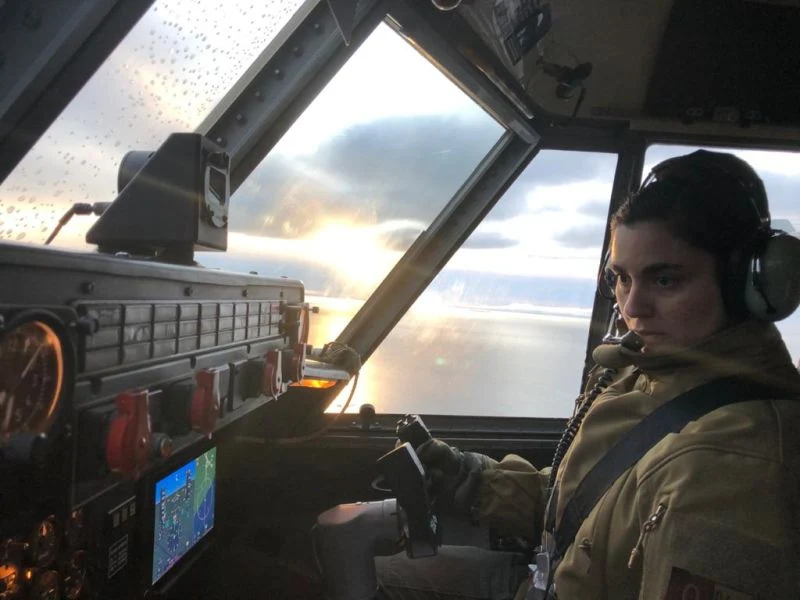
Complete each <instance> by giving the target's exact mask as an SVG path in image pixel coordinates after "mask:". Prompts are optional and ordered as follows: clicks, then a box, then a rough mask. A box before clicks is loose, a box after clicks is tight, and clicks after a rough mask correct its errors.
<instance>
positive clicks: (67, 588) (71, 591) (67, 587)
mask: <svg viewBox="0 0 800 600" xmlns="http://www.w3.org/2000/svg"><path fill="white" fill-rule="evenodd" d="M88 562H89V560H88V558H87V556H86V553H85V552H84V551H83V550H79V551H78V552H76V553H75V554H73V555H72V559H71V560H70V561H69V565H67V568H66V571H65V575H64V598H66V599H67V600H79V599H80V597H81V595H82V594H83V591H84V588H85V587H86V569H87V565H88Z"/></svg>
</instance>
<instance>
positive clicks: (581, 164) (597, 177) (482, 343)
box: [328, 150, 617, 417]
mask: <svg viewBox="0 0 800 600" xmlns="http://www.w3.org/2000/svg"><path fill="white" fill-rule="evenodd" d="M616 164H617V156H616V155H615V154H600V153H591V152H566V151H557V150H542V151H541V152H539V154H538V155H537V156H536V157H535V158H534V159H533V162H531V164H530V165H529V166H528V167H527V168H526V169H525V171H524V172H523V173H522V174H521V175H520V176H519V177H518V178H517V180H516V181H515V182H514V184H513V185H512V186H511V187H510V188H509V189H508V190H507V191H506V193H505V194H504V195H503V197H502V198H500V200H499V201H498V203H497V205H496V206H495V207H494V208H493V209H492V211H491V212H490V213H489V214H488V215H487V216H486V218H485V219H484V221H483V222H482V223H481V224H480V225H479V226H478V227H477V228H476V229H475V231H474V232H473V233H472V235H471V236H470V237H469V238H468V239H467V241H466V242H465V243H464V244H463V246H462V247H461V248H460V249H459V250H458V251H457V252H456V253H455V254H454V255H453V257H452V258H451V259H450V261H449V262H448V264H447V265H446V266H445V268H444V269H443V270H442V271H441V272H440V273H439V275H437V277H436V278H435V279H434V280H433V281H432V282H431V284H430V285H429V286H428V288H427V289H426V290H425V292H423V293H422V295H421V296H420V297H419V298H418V299H417V301H416V302H415V303H414V305H413V306H412V307H411V309H410V310H409V311H408V313H406V315H405V316H404V317H403V318H402V319H401V320H400V321H399V322H398V324H397V325H396V326H395V327H394V329H392V331H391V332H390V333H389V335H388V336H386V339H384V340H383V342H382V343H381V344H380V346H378V348H377V349H376V350H375V352H374V353H373V355H372V356H371V357H370V359H369V361H367V363H366V364H365V365H364V366H363V367H362V369H361V374H360V379H359V383H358V387H357V388H356V391H355V394H354V397H353V401H352V403H351V404H350V407H349V408H348V411H354V412H355V411H357V410H358V407H359V406H361V404H363V403H367V402H368V403H371V404H373V405H374V406H375V408H376V410H377V411H378V412H381V413H399V414H403V413H423V414H442V415H465V416H466V415H471V416H491V417H567V416H569V415H570V414H571V412H572V410H573V407H574V400H575V396H576V395H577V394H578V392H579V388H580V380H581V373H582V371H583V364H584V357H585V353H586V340H587V338H588V335H589V323H590V318H591V313H592V305H593V304H594V300H595V287H596V281H597V265H598V263H599V262H600V258H601V254H602V246H603V239H604V236H605V230H606V219H607V217H608V209H609V201H610V198H611V187H612V183H613V180H614V172H615V168H616ZM346 398H347V395H346V390H345V391H343V392H342V393H340V395H339V396H338V397H337V398H336V400H335V401H334V402H333V403H332V404H331V406H330V407H329V408H328V410H329V411H330V412H338V410H340V408H341V406H342V403H343V402H344V400H345V399H346Z"/></svg>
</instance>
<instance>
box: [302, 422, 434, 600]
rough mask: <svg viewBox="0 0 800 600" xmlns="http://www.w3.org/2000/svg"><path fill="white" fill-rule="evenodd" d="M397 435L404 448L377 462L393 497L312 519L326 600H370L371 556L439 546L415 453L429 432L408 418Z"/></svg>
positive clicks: (412, 553) (417, 553) (419, 553)
mask: <svg viewBox="0 0 800 600" xmlns="http://www.w3.org/2000/svg"><path fill="white" fill-rule="evenodd" d="M397 436H398V438H400V441H402V442H404V443H403V444H402V445H400V446H398V447H397V448H395V449H394V450H392V451H391V452H388V453H387V454H385V455H383V456H382V457H381V458H379V459H378V462H377V465H378V469H379V471H380V472H381V474H383V476H384V477H385V479H386V481H387V482H388V483H389V486H390V487H391V489H392V491H393V492H394V493H395V494H396V495H397V497H396V498H391V499H387V500H379V501H376V502H356V503H353V504H340V505H339V506H335V507H333V508H331V509H329V510H327V511H325V512H324V513H322V514H321V515H319V516H318V517H317V524H316V526H315V527H314V530H313V531H312V543H313V545H314V550H315V554H316V557H317V561H318V563H319V565H318V566H319V569H320V571H321V572H322V576H323V578H324V581H325V586H326V595H327V597H328V598H329V599H331V600H372V599H373V598H374V597H375V594H376V591H377V589H378V580H377V574H376V572H375V560H374V558H375V556H388V555H390V554H394V553H396V552H397V549H398V547H403V548H405V551H406V554H407V555H408V556H409V558H422V557H426V556H435V555H436V553H437V551H438V548H439V545H440V544H441V530H440V527H439V518H438V517H437V516H436V515H435V514H434V512H433V510H432V508H431V502H430V499H429V498H428V492H427V489H426V488H427V486H426V482H425V469H424V468H423V466H422V463H421V462H420V460H419V458H418V457H417V454H416V452H415V451H414V447H418V446H419V444H418V443H416V442H420V443H421V442H424V441H425V440H427V439H430V433H429V432H428V430H427V428H426V427H425V424H424V423H423V422H422V419H420V418H419V417H417V416H411V415H407V416H406V417H404V418H403V419H402V420H401V421H400V422H398V424H397ZM412 440H413V441H412ZM412 444H414V445H413V446H412Z"/></svg>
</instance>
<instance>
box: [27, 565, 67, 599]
mask: <svg viewBox="0 0 800 600" xmlns="http://www.w3.org/2000/svg"><path fill="white" fill-rule="evenodd" d="M30 598H33V599H35V600H59V599H60V598H61V576H60V575H59V574H58V572H57V571H44V572H43V573H39V575H37V576H36V579H35V580H34V582H33V586H32V587H31V594H30Z"/></svg>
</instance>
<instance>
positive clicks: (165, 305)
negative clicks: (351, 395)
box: [0, 243, 309, 600]
mask: <svg viewBox="0 0 800 600" xmlns="http://www.w3.org/2000/svg"><path fill="white" fill-rule="evenodd" d="M0 280H2V281H3V282H4V284H3V291H2V297H0V485H2V490H3V493H2V494H0V600H12V599H28V598H32V599H33V598H35V599H40V598H42V599H45V598H46V599H52V600H60V599H68V600H81V599H99V598H104V599H105V598H142V597H144V596H145V595H148V594H150V595H152V594H153V592H154V591H155V590H157V589H160V588H162V587H168V586H169V585H170V580H171V578H174V577H175V573H176V569H175V565H176V564H177V565H178V566H180V564H181V563H182V562H184V561H186V560H191V558H189V557H190V556H192V555H193V554H195V553H197V552H201V551H202V550H203V548H204V547H205V546H206V545H207V544H209V543H211V540H213V537H214V536H213V507H214V497H213V489H214V477H215V471H213V472H212V471H209V468H210V467H209V465H211V464H212V463H215V459H216V452H217V451H218V446H219V443H220V442H221V441H224V440H225V439H226V435H229V434H230V432H231V431H233V430H234V427H233V426H234V424H235V423H237V422H239V421H240V420H242V419H245V418H246V417H247V416H248V415H250V414H252V413H253V412H254V411H256V410H257V409H258V408H260V407H262V406H264V405H265V404H267V403H269V402H272V401H274V400H275V399H276V398H277V397H278V396H280V395H281V394H282V393H283V392H285V391H286V389H287V387H288V384H289V383H291V382H292V381H298V380H299V379H301V378H302V377H303V372H304V361H305V356H306V353H307V346H306V344H305V342H306V339H305V336H306V335H307V332H308V327H307V323H308V312H309V307H308V305H307V304H305V302H304V288H303V285H302V283H301V282H299V281H297V280H292V279H283V278H280V279H270V278H262V277H258V276H255V275H239V274H231V273H224V272H220V271H211V270H206V269H202V268H200V267H190V266H176V265H167V264H162V263H157V262H154V261H153V262H151V261H145V260H134V259H130V258H127V257H113V256H103V255H92V254H80V253H70V252H65V251H59V250H53V249H50V248H37V247H30V246H20V245H15V244H12V243H2V244H0ZM200 488H202V490H203V492H204V493H203V494H202V498H201V497H200V495H198V494H196V493H195V492H196V491H197V490H198V489H200ZM209 494H210V495H209ZM200 513H202V514H200ZM198 515H199V516H198ZM200 517H203V518H202V519H201V518H200ZM196 519H199V521H198V522H197V523H196V522H195V520H196ZM184 555H185V556H184Z"/></svg>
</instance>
